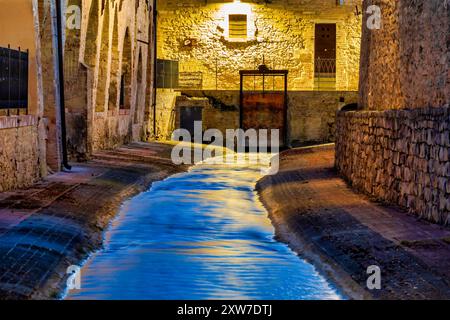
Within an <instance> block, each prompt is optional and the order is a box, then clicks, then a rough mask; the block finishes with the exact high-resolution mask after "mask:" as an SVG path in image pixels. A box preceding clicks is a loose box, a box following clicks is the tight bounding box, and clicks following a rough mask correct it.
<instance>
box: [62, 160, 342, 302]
mask: <svg viewBox="0 0 450 320" xmlns="http://www.w3.org/2000/svg"><path fill="white" fill-rule="evenodd" d="M260 178H261V172H260V167H259V166H256V165H232V166H231V165H222V166H220V165H211V164H207V163H203V164H198V165H196V166H194V167H193V168H192V169H191V170H190V171H189V172H187V173H183V174H178V175H175V176H172V177H170V178H168V179H167V180H164V181H161V182H157V183H154V184H153V186H152V188H151V189H150V190H149V191H147V192H144V193H142V194H140V195H138V196H137V197H135V198H133V199H131V200H130V201H128V202H127V203H126V204H125V205H124V206H123V208H122V210H121V212H120V215H119V216H118V218H117V219H116V220H115V221H114V222H113V224H112V225H111V227H110V228H109V230H108V231H107V234H106V239H105V248H104V249H103V250H102V251H100V252H98V253H97V254H95V255H93V256H92V257H91V258H90V259H89V260H88V262H87V263H86V265H85V266H84V268H83V269H82V281H81V285H82V288H81V290H79V291H71V292H70V293H69V294H68V296H67V297H66V298H67V299H161V300H165V299H182V300H184V299H289V300H291V299H340V298H341V296H340V294H339V293H338V292H337V291H336V289H335V288H333V287H332V286H331V285H330V284H329V283H328V282H327V280H326V279H324V278H323V277H322V276H321V275H319V274H318V273H317V272H316V271H315V269H314V267H313V266H312V265H310V264H309V263H307V262H306V261H304V260H302V259H300V258H299V257H298V256H296V255H295V254H294V253H293V252H292V251H291V250H290V249H289V248H288V247H287V246H286V245H284V244H282V243H280V242H277V241H276V240H274V229H273V227H272V225H271V223H270V220H269V219H268V218H267V212H266V210H265V209H264V207H263V206H262V205H261V203H260V201H259V200H258V196H257V194H256V193H255V191H254V187H255V184H256V182H257V181H258V179H260Z"/></svg>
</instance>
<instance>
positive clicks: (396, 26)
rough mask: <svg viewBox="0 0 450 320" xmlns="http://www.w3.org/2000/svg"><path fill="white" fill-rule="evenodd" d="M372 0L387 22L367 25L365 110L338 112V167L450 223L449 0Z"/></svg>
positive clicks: (362, 184)
mask: <svg viewBox="0 0 450 320" xmlns="http://www.w3.org/2000/svg"><path fill="white" fill-rule="evenodd" d="M373 3H375V4H378V5H379V6H380V8H381V10H382V24H381V29H380V30H370V29H368V28H363V38H362V54H361V57H362V59H361V77H360V78H361V80H360V88H361V90H360V97H359V101H360V102H359V108H361V109H363V110H364V111H360V112H341V113H340V114H339V115H338V120H337V137H338V139H337V146H336V151H337V152H336V166H337V168H338V169H339V171H340V172H341V173H342V174H343V175H344V176H345V177H346V178H347V179H348V180H349V182H350V183H352V184H353V186H355V187H356V188H357V189H360V190H361V191H363V192H365V193H367V194H369V195H372V196H375V197H376V198H378V199H380V200H382V201H387V202H390V203H394V204H397V205H400V206H401V207H403V208H405V209H407V210H409V211H410V212H411V213H413V214H416V215H418V216H420V217H422V218H426V219H428V220H430V221H433V222H437V223H441V224H449V223H450V201H449V198H450V171H449V167H450V162H449V153H450V144H449V136H450V131H449V121H450V117H449V116H450V113H449V103H450V48H449V47H448V39H449V36H450V28H449V27H450V18H449V17H450V3H449V1H447V0H445V1H443V0H418V1H408V0H399V1H389V0H382V1H374V2H373ZM373 3H372V2H371V1H366V3H365V5H366V7H367V6H369V5H371V4H373ZM364 11H365V10H364ZM368 17H369V15H366V16H365V17H364V22H363V23H364V24H365V22H366V20H367V19H368ZM364 24H363V25H364Z"/></svg>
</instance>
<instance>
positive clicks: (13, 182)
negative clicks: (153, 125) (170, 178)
mask: <svg viewBox="0 0 450 320" xmlns="http://www.w3.org/2000/svg"><path fill="white" fill-rule="evenodd" d="M152 5H153V3H151V2H150V1H148V0H66V1H61V17H62V30H61V34H62V38H63V42H64V43H63V59H64V66H63V73H62V74H60V73H59V65H58V59H59V55H58V47H57V46H58V37H57V35H58V31H59V29H58V26H57V23H56V21H57V19H56V17H57V6H56V2H55V0H14V1H10V0H0V7H1V10H0V27H1V30H2V32H1V33H0V47H2V48H7V47H8V45H9V46H10V47H11V49H18V48H19V47H20V48H21V49H22V50H23V51H25V50H28V55H29V56H28V64H29V65H28V105H27V108H24V109H17V108H14V107H10V109H9V110H8V109H5V108H2V106H1V105H0V192H2V191H7V190H11V189H15V188H24V187H27V186H30V185H31V184H33V183H34V182H36V181H38V180H39V179H40V178H42V177H45V176H46V175H47V174H48V173H51V172H57V171H59V170H61V167H62V162H63V149H64V148H63V139H62V136H63V135H62V132H63V127H64V125H65V127H66V129H67V149H68V155H69V158H70V160H72V161H84V160H86V159H89V157H90V156H91V154H92V153H93V152H95V151H96V150H99V149H106V148H114V147H117V146H119V145H121V144H123V143H127V142H130V141H138V140H142V139H145V137H146V134H147V127H148V123H147V121H146V117H147V119H148V113H149V110H148V108H149V107H147V108H146V106H150V105H151V102H150V99H151V98H152V91H151V90H150V88H151V86H152V79H151V72H152V59H151V58H150V55H151V48H152V45H151V43H152V34H153V31H152V24H151V22H152V14H153V13H152ZM2 63H3V61H2ZM63 77H64V88H65V90H64V97H65V99H63V100H62V101H63V103H64V105H65V113H64V115H65V117H66V121H64V123H63V122H62V115H61V112H60V111H61V110H62V104H61V99H60V97H61V96H62V95H61V92H60V88H59V83H60V80H61V79H62V78H63ZM2 81H4V79H3V78H2Z"/></svg>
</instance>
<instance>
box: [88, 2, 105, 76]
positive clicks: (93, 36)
mask: <svg viewBox="0 0 450 320" xmlns="http://www.w3.org/2000/svg"><path fill="white" fill-rule="evenodd" d="M102 1H103V0H102ZM98 2H99V0H93V1H92V3H91V8H90V9H89V20H88V26H87V32H86V47H85V50H84V62H85V64H86V65H88V66H89V67H91V68H94V67H95V64H96V57H97V34H98V20H99V6H98Z"/></svg>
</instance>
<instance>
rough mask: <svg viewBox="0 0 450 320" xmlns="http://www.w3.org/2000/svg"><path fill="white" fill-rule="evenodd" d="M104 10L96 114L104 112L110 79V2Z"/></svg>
mask: <svg viewBox="0 0 450 320" xmlns="http://www.w3.org/2000/svg"><path fill="white" fill-rule="evenodd" d="M103 5H104V8H103V25H102V33H101V37H102V38H101V47H100V61H99V73H98V82H97V99H96V104H95V111H96V112H104V111H105V104H106V87H107V78H108V53H109V2H108V1H106V3H105V4H103Z"/></svg>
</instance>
